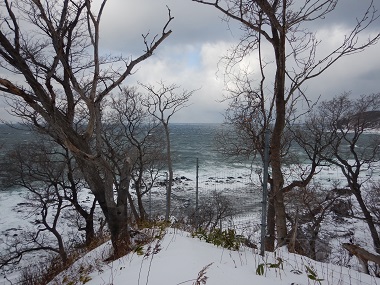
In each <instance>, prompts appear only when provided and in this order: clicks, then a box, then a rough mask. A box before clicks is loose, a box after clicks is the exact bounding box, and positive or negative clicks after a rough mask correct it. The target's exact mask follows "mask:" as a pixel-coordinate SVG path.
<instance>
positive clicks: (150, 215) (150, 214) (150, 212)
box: [149, 188, 152, 220]
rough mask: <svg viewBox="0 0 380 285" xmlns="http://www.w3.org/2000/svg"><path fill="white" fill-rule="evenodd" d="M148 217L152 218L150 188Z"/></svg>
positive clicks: (150, 193)
mask: <svg viewBox="0 0 380 285" xmlns="http://www.w3.org/2000/svg"><path fill="white" fill-rule="evenodd" d="M149 219H150V220H151V219H152V188H150V190H149Z"/></svg>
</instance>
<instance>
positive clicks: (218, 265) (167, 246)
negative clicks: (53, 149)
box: [0, 165, 380, 285]
mask: <svg viewBox="0 0 380 285" xmlns="http://www.w3.org/2000/svg"><path fill="white" fill-rule="evenodd" d="M375 169H376V173H374V174H372V175H373V176H372V177H376V178H377V177H379V176H378V174H379V172H378V171H379V169H380V167H378V165H376V168H375ZM318 176H319V177H317V178H316V180H318V181H322V182H323V183H322V184H330V185H331V181H329V180H330V178H331V177H333V178H334V179H337V180H338V179H339V181H340V184H341V185H344V179H343V177H342V176H341V175H339V173H338V172H337V171H336V169H334V168H331V167H330V168H326V169H322V171H321V172H320V173H319V175H318ZM193 182H194V181H193ZM235 183H237V182H236V181H235ZM190 186H191V185H190ZM190 186H189V187H190ZM155 190H156V191H154V192H153V193H155V192H157V191H158V190H159V189H155ZM158 192H160V191H158ZM158 192H157V193H158ZM161 192H162V191H161ZM161 192H160V193H161ZM86 195H87V194H86V193H84V196H86ZM83 198H85V197H83ZM23 202H25V200H24V198H23V194H22V193H21V191H5V192H2V193H1V195H0V209H2V213H3V215H2V217H1V218H0V250H2V248H3V246H5V242H6V240H7V239H8V238H11V237H12V236H13V235H17V234H19V233H21V232H22V230H23V229H26V228H28V227H30V226H31V223H32V222H33V221H34V220H35V219H36V216H34V215H30V214H28V213H26V212H25V211H23V205H22V203H23ZM257 214H258V213H251V214H249V213H247V214H246V217H245V216H241V217H236V220H235V221H234V222H235V223H242V222H247V223H248V222H249V223H252V222H253V221H254V220H255V219H256V220H257V223H259V217H258V216H257ZM245 220H247V221H245ZM326 222H328V223H329V224H330V225H327V224H325V228H324V229H325V231H326V232H327V233H330V234H331V233H334V232H335V234H336V235H338V234H337V232H338V231H342V232H346V233H347V232H349V231H352V232H354V241H355V242H358V244H360V245H363V246H366V245H368V247H367V248H368V249H370V247H371V242H370V238H369V234H368V229H367V226H366V225H365V224H364V223H363V222H362V221H360V220H346V221H345V222H344V223H342V222H340V223H341V224H339V223H335V224H333V223H332V222H330V221H328V220H326ZM250 228H252V227H250ZM250 234H253V233H250ZM256 234H257V233H256ZM326 242H328V243H329V244H330V245H333V247H334V250H335V249H339V250H342V249H341V242H342V240H340V239H339V238H334V237H332V238H331V239H330V238H329V240H326ZM343 242H347V240H343ZM156 245H157V246H159V249H160V250H157V253H155V254H152V251H153V249H154V248H155V246H156ZM343 251H344V250H343ZM110 252H111V245H110V243H105V244H103V245H102V246H100V247H98V248H96V249H95V250H93V251H91V252H90V253H88V254H87V255H85V256H84V257H82V258H81V259H79V260H78V261H77V262H76V263H75V264H74V265H73V266H72V267H71V268H70V269H69V270H68V271H66V272H63V273H62V274H61V275H60V276H58V277H57V279H55V280H54V281H52V282H51V283H50V284H51V285H57V284H73V285H74V284H84V282H83V281H86V283H85V284H89V285H91V284H93V285H95V284H99V285H111V284H112V285H119V284H120V285H121V284H133V285H134V284H136V285H140V284H141V285H142V284H144V285H155V284H160V285H161V284H167V285H171V284H173V285H177V284H178V285H179V284H185V285H186V284H188V285H190V284H197V283H195V282H196V279H197V277H198V274H199V273H200V272H201V271H202V269H204V268H205V267H207V266H208V265H209V267H207V268H206V269H204V271H205V273H204V276H207V280H206V284H207V285H212V284H218V285H227V284H228V285H231V284H232V285H244V284H263V285H266V284H273V285H277V284H287V285H290V284H293V285H303V284H305V285H306V284H307V285H309V284H319V282H317V281H315V280H312V279H310V278H309V277H308V276H307V267H308V268H312V269H313V271H314V272H315V276H316V278H317V279H323V281H321V283H320V284H331V285H338V284H342V285H345V284H352V285H354V284H364V285H367V284H368V285H372V284H379V285H380V279H379V278H374V277H371V276H369V275H366V274H363V273H359V272H358V271H355V270H353V269H349V268H345V267H340V266H337V265H333V264H330V263H320V262H316V261H313V260H310V259H308V258H306V257H303V256H299V255H295V254H292V253H289V252H287V251H286V249H284V248H281V249H277V250H276V252H275V253H266V254H265V256H264V257H262V256H260V255H259V254H258V253H257V251H256V250H253V249H250V248H246V247H242V248H241V249H240V250H239V251H230V250H227V249H223V248H220V247H216V246H214V245H212V244H208V243H206V242H204V241H200V240H199V239H197V238H192V237H191V235H190V233H187V232H184V231H181V230H177V229H173V228H168V229H167V230H166V234H165V235H164V237H163V239H162V240H159V241H158V243H157V240H154V241H153V242H152V243H151V244H150V248H149V245H146V246H145V247H144V250H143V253H144V255H138V254H137V253H131V254H129V255H127V256H125V257H122V258H120V259H118V260H116V261H114V262H105V261H104V260H105V259H106V258H107V257H108V256H109V253H110ZM148 253H149V254H148ZM338 254H339V252H337V253H336V254H335V256H337V257H338V258H343V257H341V256H339V255H338ZM345 254H347V253H346V252H345ZM277 258H281V260H282V261H283V262H282V263H281V266H282V267H283V268H280V267H281V266H279V267H278V268H276V267H275V266H273V265H274V264H277V263H278V259H277ZM38 259H39V258H38V257H37V256H29V258H27V259H25V260H24V261H23V263H21V264H20V267H19V268H16V271H9V272H8V271H3V272H0V273H1V274H2V276H0V277H1V279H0V285H8V284H12V283H11V282H9V281H7V280H6V279H9V280H12V282H13V284H17V279H18V274H19V272H18V271H17V270H18V269H20V268H21V267H22V266H25V265H27V264H30V263H35V262H36V261H37V260H38ZM331 260H332V261H334V262H335V260H333V258H332V259H331ZM353 262H357V260H356V258H355V257H353V258H351V260H350V264H349V265H350V266H351V268H355V269H358V268H359V266H358V265H357V266H355V264H353ZM261 264H263V265H261ZM271 265H272V266H271ZM259 267H262V268H263V269H264V275H263V276H260V275H257V274H256V270H257V269H258V268H259ZM270 267H274V268H270ZM5 276H6V278H4V277H5ZM80 278H81V280H82V281H79V279H80ZM70 280H73V281H75V282H77V283H69V281H70ZM198 284H203V283H198Z"/></svg>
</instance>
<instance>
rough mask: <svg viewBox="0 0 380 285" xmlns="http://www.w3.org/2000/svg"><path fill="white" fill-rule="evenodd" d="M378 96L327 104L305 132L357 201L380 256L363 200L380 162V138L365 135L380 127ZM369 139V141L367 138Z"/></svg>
mask: <svg viewBox="0 0 380 285" xmlns="http://www.w3.org/2000/svg"><path fill="white" fill-rule="evenodd" d="M379 110H380V96H379V94H372V95H365V96H361V97H360V98H358V99H356V100H355V99H350V98H349V94H348V93H344V94H343V95H341V96H336V97H334V98H333V99H332V100H329V101H324V102H322V103H321V105H320V106H319V108H318V110H317V111H315V112H313V113H312V114H310V116H309V119H308V120H307V121H306V124H305V129H306V131H307V134H308V136H309V138H308V140H309V141H314V142H317V143H318V144H321V145H324V146H325V147H324V149H323V151H322V152H320V154H319V155H320V156H321V157H322V158H323V159H324V160H325V161H327V162H329V163H330V164H332V165H335V166H337V167H338V168H339V169H340V170H341V172H342V174H343V175H344V177H345V178H346V181H347V185H348V187H349V188H350V190H351V191H352V193H353V194H354V196H355V197H356V200H357V201H358V204H359V206H360V209H361V211H362V213H363V216H364V220H365V221H366V223H367V225H368V228H369V230H370V233H371V237H372V240H373V245H374V248H375V250H376V252H378V253H380V239H379V233H378V231H377V229H376V225H375V222H374V219H373V216H372V214H371V212H370V210H369V208H368V205H366V203H365V200H364V199H363V194H362V185H363V184H364V183H366V182H368V181H369V180H370V179H371V177H372V171H373V168H372V167H373V164H374V163H376V162H379V161H380V136H379V135H377V134H373V135H371V134H367V135H366V134H365V132H366V130H369V129H372V128H373V127H378V126H379V121H380V112H379ZM365 136H370V138H368V137H365Z"/></svg>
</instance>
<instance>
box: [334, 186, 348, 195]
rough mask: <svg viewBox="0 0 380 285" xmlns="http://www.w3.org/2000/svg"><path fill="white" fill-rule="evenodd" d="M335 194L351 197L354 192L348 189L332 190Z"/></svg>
mask: <svg viewBox="0 0 380 285" xmlns="http://www.w3.org/2000/svg"><path fill="white" fill-rule="evenodd" d="M332 192H333V193H335V194H338V195H339V196H351V195H352V191H351V190H350V189H348V188H335V189H333V190H332Z"/></svg>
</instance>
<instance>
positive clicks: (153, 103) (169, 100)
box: [141, 81, 195, 221]
mask: <svg viewBox="0 0 380 285" xmlns="http://www.w3.org/2000/svg"><path fill="white" fill-rule="evenodd" d="M141 86H143V87H144V88H145V89H146V90H147V91H148V94H147V98H146V99H145V100H144V101H143V103H142V104H143V105H144V106H146V107H147V109H148V112H149V113H150V114H151V115H152V116H153V117H155V118H156V119H157V120H158V121H159V122H160V123H161V124H162V127H163V129H164V133H165V140H166V163H167V167H168V173H169V175H168V181H167V189H166V214H165V220H166V221H168V220H169V216H170V207H171V192H172V184H173V162H172V156H171V146H170V132H169V121H170V119H171V118H172V116H173V115H174V114H175V113H177V112H178V111H180V110H181V109H182V108H184V107H186V104H187V102H188V101H189V99H190V97H191V95H193V93H194V92H195V90H193V91H186V90H183V91H182V92H181V93H179V94H177V93H176V90H177V89H178V88H179V86H177V85H175V84H171V85H168V86H167V85H165V83H164V82H162V81H161V82H160V83H159V87H155V86H153V85H144V84H141Z"/></svg>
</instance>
